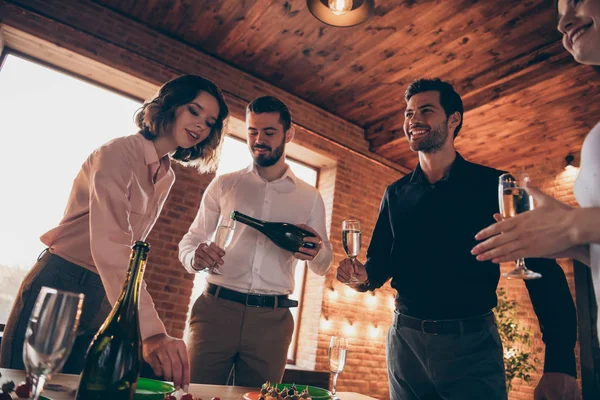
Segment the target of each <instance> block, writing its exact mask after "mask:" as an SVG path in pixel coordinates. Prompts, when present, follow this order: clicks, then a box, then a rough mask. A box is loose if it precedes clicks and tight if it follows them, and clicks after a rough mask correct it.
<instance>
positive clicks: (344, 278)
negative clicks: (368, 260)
mask: <svg viewBox="0 0 600 400" xmlns="http://www.w3.org/2000/svg"><path fill="white" fill-rule="evenodd" d="M353 276H354V277H355V278H356V280H357V283H358V284H362V283H365V282H366V281H367V278H368V275H367V270H366V269H365V266H364V265H362V264H361V263H360V261H358V260H356V259H354V260H351V259H349V258H346V259H345V260H343V261H341V262H340V263H339V265H338V269H337V275H336V278H337V280H338V281H340V282H342V283H344V284H347V283H348V282H350V280H351V279H352V277H353Z"/></svg>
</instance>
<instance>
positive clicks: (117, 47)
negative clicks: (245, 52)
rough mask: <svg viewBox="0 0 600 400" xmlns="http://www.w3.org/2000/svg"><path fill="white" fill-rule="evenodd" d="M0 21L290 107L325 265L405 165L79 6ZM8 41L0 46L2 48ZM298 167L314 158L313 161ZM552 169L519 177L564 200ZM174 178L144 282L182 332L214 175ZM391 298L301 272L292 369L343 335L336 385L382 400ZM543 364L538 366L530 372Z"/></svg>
mask: <svg viewBox="0 0 600 400" xmlns="http://www.w3.org/2000/svg"><path fill="white" fill-rule="evenodd" d="M0 24H5V25H7V26H10V27H12V28H16V29H18V30H21V31H24V32H27V33H29V34H31V35H34V36H36V37H39V38H42V39H45V40H47V41H49V42H51V44H52V45H53V46H58V47H59V48H64V49H67V50H69V51H72V52H75V53H78V54H82V55H84V56H86V57H88V58H90V59H92V60H95V61H98V62H100V63H103V64H106V65H108V66H110V67H112V68H116V69H118V70H121V71H123V72H125V73H128V74H131V75H133V76H135V77H137V78H139V79H143V80H145V81H148V82H150V83H152V84H153V85H158V84H161V83H162V82H164V81H166V80H167V79H170V78H172V77H173V76H176V75H179V74H181V73H197V74H202V75H205V76H206V77H208V78H210V79H212V80H214V81H215V82H216V83H217V84H218V85H219V86H221V87H222V88H223V90H224V92H225V95H226V98H227V102H228V104H229V106H230V108H231V110H232V114H233V115H234V116H236V117H238V118H243V117H244V107H245V105H246V104H247V102H248V101H249V100H251V99H252V98H254V97H256V96H258V95H263V94H273V95H276V96H279V97H280V98H282V99H283V100H284V101H285V102H286V103H288V105H289V106H290V108H291V109H292V113H293V115H294V118H295V121H296V122H297V123H298V124H297V126H296V128H297V135H296V139H295V142H296V143H297V144H299V145H300V146H303V147H305V148H307V149H309V150H312V151H314V152H316V153H319V154H321V155H324V156H326V157H327V158H328V159H330V160H332V162H331V163H329V164H327V165H326V166H324V167H322V168H321V170H320V176H319V190H320V191H321V193H322V195H323V198H324V200H325V203H326V207H327V225H328V230H329V233H330V237H331V241H332V244H333V248H334V253H335V260H334V263H333V265H334V266H336V265H337V263H338V262H339V261H340V260H342V259H343V258H345V254H344V253H343V250H342V245H341V224H342V221H343V220H344V219H348V218H356V219H359V220H360V221H361V224H362V230H363V249H362V251H361V255H360V256H359V257H360V258H361V259H364V255H365V254H364V253H365V250H366V245H367V244H368V243H369V241H370V234H371V232H372V230H373V227H374V224H375V219H376V217H377V212H378V208H379V202H380V199H381V196H382V194H383V191H384V189H385V187H386V186H387V185H388V184H389V183H391V182H393V181H394V180H396V179H398V178H399V177H400V176H401V175H402V172H400V171H406V170H405V169H403V168H401V167H399V166H395V165H393V164H391V163H389V162H386V161H384V160H382V159H381V158H380V157H378V156H376V155H374V154H372V153H369V151H368V144H367V142H366V141H365V140H364V137H363V132H362V130H361V129H360V128H358V127H356V126H354V125H352V124H350V123H348V122H346V121H343V120H341V119H340V118H337V117H335V116H332V115H331V114H328V113H326V112H324V111H322V110H320V109H318V108H317V107H315V106H312V105H310V104H308V103H306V102H304V101H302V100H300V99H297V98H295V97H293V96H292V95H290V94H288V93H285V92H283V91H281V90H279V89H277V88H275V87H273V86H270V85H268V84H266V83H264V82H262V81H260V80H258V79H256V78H255V77H252V76H249V75H248V74H245V73H242V72H240V71H238V70H236V69H234V68H233V67H231V66H229V65H227V64H224V63H222V62H220V61H216V60H214V59H211V58H210V57H209V56H207V55H206V54H204V53H202V52H201V51H199V50H197V49H194V48H192V47H191V46H188V45H186V44H184V43H181V42H178V41H176V40H173V39H171V38H167V37H165V36H162V35H160V34H158V33H156V32H154V31H152V30H150V29H149V28H147V27H145V26H143V25H140V24H138V23H136V22H133V21H129V20H126V19H125V18H124V17H123V16H121V15H118V14H115V13H113V12H111V11H110V10H107V9H104V8H102V7H99V6H98V5H96V4H94V3H93V2H91V1H88V0H80V1H75V0H62V1H58V0H27V1H25V0H19V1H3V0H0ZM10 46H11V43H9V42H8V41H7V47H10ZM121 90H125V89H121ZM132 90H133V89H132ZM129 94H133V95H135V93H133V92H129ZM304 161H305V162H307V163H309V164H310V163H311V159H305V160H304ZM321 165H322V164H319V166H321ZM561 169H562V166H561V165H560V163H558V162H557V163H548V164H547V165H542V166H535V167H533V166H531V167H529V168H528V171H529V172H530V173H531V175H532V177H533V179H534V182H543V183H542V184H541V186H542V187H543V188H544V190H547V191H548V192H550V193H551V194H556V195H558V196H559V198H561V199H565V200H568V201H572V182H573V179H572V177H568V176H558V174H559V172H560V171H561ZM175 172H176V174H177V182H176V184H175V186H174V188H173V191H172V192H171V196H170V197H169V199H168V201H167V203H166V204H165V208H164V210H163V212H162V214H161V217H160V219H159V221H158V222H157V224H156V226H155V228H154V230H153V232H152V234H151V235H150V237H149V239H148V240H149V241H150V242H151V243H152V253H151V260H150V264H149V267H148V270H147V274H146V281H147V283H148V287H149V290H150V292H151V293H152V295H153V297H154V299H155V300H156V304H157V308H158V311H159V313H160V315H161V317H162V318H163V319H164V320H165V323H166V326H167V329H168V330H169V332H170V333H171V334H173V335H175V336H182V334H183V328H184V323H185V316H186V312H187V307H188V303H189V297H190V295H191V289H192V285H193V276H191V275H187V274H186V273H185V272H184V270H183V268H182V267H181V266H180V265H179V262H178V261H177V243H178V242H179V240H180V238H181V237H182V236H183V234H184V233H185V232H186V231H187V229H188V227H189V224H190V223H191V221H192V219H193V218H194V216H195V214H196V211H197V208H198V205H199V202H200V199H201V196H202V192H203V190H204V189H205V188H206V186H207V185H208V183H209V182H210V180H211V179H212V176H201V175H198V174H197V173H196V172H195V171H194V170H192V169H187V168H183V167H180V166H176V167H175ZM557 176H558V177H557ZM506 268H508V266H504V267H503V269H506ZM566 272H567V276H568V278H569V283H570V285H571V287H572V288H573V271H572V268H570V267H569V266H568V265H567V266H566ZM501 285H504V286H506V287H507V289H508V293H509V296H510V297H515V298H517V300H518V301H519V304H520V307H521V308H520V315H521V318H522V321H523V322H524V323H525V324H527V325H528V326H531V328H532V330H533V331H534V332H535V346H536V347H537V348H539V349H540V354H543V351H542V347H543V344H542V343H541V339H540V334H539V329H538V328H537V322H536V320H535V316H534V314H533V311H532V310H531V306H530V302H529V299H528V297H527V294H526V291H525V290H524V289H523V285H522V283H520V282H509V281H506V280H502V281H501ZM392 299H393V291H392V290H391V288H390V287H389V284H388V285H386V286H384V287H383V288H381V289H379V290H377V291H376V292H375V295H374V296H372V295H370V294H357V293H354V292H353V291H351V290H348V289H347V288H346V287H345V286H344V285H341V284H339V283H337V281H336V280H335V268H332V270H331V272H330V273H329V274H328V275H327V276H326V277H318V276H316V275H314V274H312V273H311V272H308V275H307V284H306V292H305V301H304V304H303V308H302V315H301V325H300V337H299V343H298V355H297V363H298V365H299V366H300V367H304V368H311V369H312V368H314V369H317V370H328V359H327V348H328V343H329V337H330V336H331V335H344V336H347V337H348V338H349V341H350V350H349V353H348V360H347V368H346V369H345V370H344V372H343V373H342V374H341V375H340V378H339V380H338V390H340V391H357V392H361V393H365V394H370V395H371V396H373V397H376V398H389V392H388V388H387V376H386V375H387V374H386V363H385V336H386V333H387V328H388V327H389V324H390V322H391V318H392V310H393V302H392ZM541 369H542V366H541V365H540V366H539V367H538V371H541ZM538 378H539V375H536V376H534V384H535V382H536V381H537V379H538ZM297 383H300V382H297ZM533 387H534V386H529V385H524V384H521V383H519V382H516V383H515V390H514V391H513V393H512V395H511V399H513V398H514V399H520V398H531V392H532V391H533ZM526 396H529V397H526Z"/></svg>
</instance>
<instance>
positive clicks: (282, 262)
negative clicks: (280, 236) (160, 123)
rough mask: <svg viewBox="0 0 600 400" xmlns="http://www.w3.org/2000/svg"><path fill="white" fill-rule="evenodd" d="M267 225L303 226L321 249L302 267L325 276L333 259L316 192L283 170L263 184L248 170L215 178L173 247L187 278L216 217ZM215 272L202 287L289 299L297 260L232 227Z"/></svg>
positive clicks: (241, 226) (252, 168) (246, 230)
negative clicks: (234, 215) (242, 218)
mask: <svg viewBox="0 0 600 400" xmlns="http://www.w3.org/2000/svg"><path fill="white" fill-rule="evenodd" d="M234 210H236V211H239V212H241V213H243V214H246V215H249V216H251V217H254V218H258V219H261V220H264V221H271V222H288V223H291V224H295V225H299V224H306V225H308V226H310V227H311V228H313V229H314V230H315V231H317V233H318V234H319V236H321V239H322V240H323V246H322V247H321V250H320V251H319V253H318V254H317V256H316V257H315V258H314V260H312V261H309V262H308V267H309V268H310V269H311V270H312V271H313V272H314V273H316V274H318V275H325V274H327V272H328V271H329V267H330V264H331V261H332V258H333V254H332V249H331V243H330V242H329V240H328V237H327V229H326V227H325V204H324V203H323V198H322V197H321V194H320V193H319V191H318V190H317V189H316V188H314V187H312V186H310V185H309V184H308V183H306V182H304V181H302V180H300V179H298V178H296V176H295V175H294V173H293V172H292V171H291V170H290V168H289V167H288V168H287V170H286V172H285V173H284V174H283V176H282V177H281V178H279V179H277V180H274V181H271V182H268V181H266V180H265V179H263V178H262V177H261V176H260V175H259V174H258V171H257V170H256V167H255V165H254V164H251V165H249V166H248V167H247V168H246V169H243V170H240V171H236V172H232V173H230V174H225V175H221V176H218V177H216V178H215V179H214V180H213V181H212V182H211V183H210V185H209V186H208V188H207V189H206V191H205V192H204V196H203V198H202V202H201V203H200V208H199V210H198V215H197V216H196V219H195V220H194V222H193V223H192V225H191V226H190V230H189V231H188V233H186V234H185V236H184V237H183V239H182V240H181V242H180V243H179V260H180V261H181V263H182V264H183V265H184V267H185V268H186V269H187V270H188V271H189V272H192V273H195V272H196V270H194V269H193V260H194V254H195V252H196V249H197V248H198V246H199V245H200V243H202V242H205V241H206V240H210V239H211V238H212V234H213V232H214V230H215V228H216V226H217V222H218V219H219V216H220V215H229V214H230V213H231V212H232V211H234ZM223 261H224V264H223V265H222V266H220V268H219V271H220V272H221V273H222V274H223V275H212V274H211V275H209V276H208V279H207V280H208V282H210V283H212V284H215V285H219V286H223V287H226V288H228V289H232V290H236V291H238V292H243V293H259V294H291V293H292V292H293V291H294V271H295V268H296V264H297V263H298V261H299V260H298V259H296V258H295V257H294V255H293V253H291V252H289V251H286V250H283V249H281V248H279V247H277V246H276V245H275V244H274V243H273V242H271V240H270V239H268V238H267V237H266V236H265V235H263V234H262V233H260V232H258V231H257V230H255V229H253V228H250V227H249V226H246V225H244V224H242V223H240V222H239V221H238V222H236V227H235V231H234V234H233V239H232V241H231V244H230V245H229V247H228V248H227V249H226V250H225V255H224V256H223Z"/></svg>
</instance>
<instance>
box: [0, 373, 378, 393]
mask: <svg viewBox="0 0 600 400" xmlns="http://www.w3.org/2000/svg"><path fill="white" fill-rule="evenodd" d="M0 373H1V374H2V378H0V383H4V382H5V381H8V380H12V381H14V382H15V384H17V385H18V384H19V382H22V381H24V380H25V371H19V370H14V369H5V368H0ZM78 383H79V375H70V374H56V375H54V376H53V377H52V379H50V380H49V381H47V383H46V389H45V390H44V392H43V393H42V394H43V395H44V396H47V397H50V398H52V400H73V399H74V398H75V390H76V389H77V384H78ZM59 386H60V387H62V390H60V389H61V388H59ZM53 389H59V390H53ZM258 390H259V389H258V388H250V387H241V386H221V385H200V384H190V390H189V391H190V393H192V394H193V395H194V397H200V398H202V399H203V400H210V399H212V398H213V397H219V398H220V399H221V400H242V399H243V395H244V393H247V392H252V391H258ZM338 397H339V398H340V399H341V400H377V399H374V398H373V397H369V396H365V395H362V394H359V393H354V392H338Z"/></svg>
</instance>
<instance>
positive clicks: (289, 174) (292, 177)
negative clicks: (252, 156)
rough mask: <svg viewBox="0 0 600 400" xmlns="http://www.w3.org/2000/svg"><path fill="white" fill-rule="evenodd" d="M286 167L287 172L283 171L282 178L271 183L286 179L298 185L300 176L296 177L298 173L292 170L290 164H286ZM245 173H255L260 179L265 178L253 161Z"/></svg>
mask: <svg viewBox="0 0 600 400" xmlns="http://www.w3.org/2000/svg"><path fill="white" fill-rule="evenodd" d="M286 167H287V168H286V170H285V172H284V173H283V175H282V176H281V178H279V179H275V180H274V181H272V182H271V183H275V182H280V181H284V180H290V181H291V182H292V183H293V184H294V186H296V183H297V180H298V178H297V177H296V175H295V174H294V172H293V171H292V169H291V168H290V166H289V165H288V164H286ZM245 173H246V174H254V175H256V176H257V177H258V178H259V179H261V180H264V178H263V177H262V176H260V174H259V173H258V169H257V168H256V164H255V163H251V164H250V165H248V166H247V167H246V169H245Z"/></svg>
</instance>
